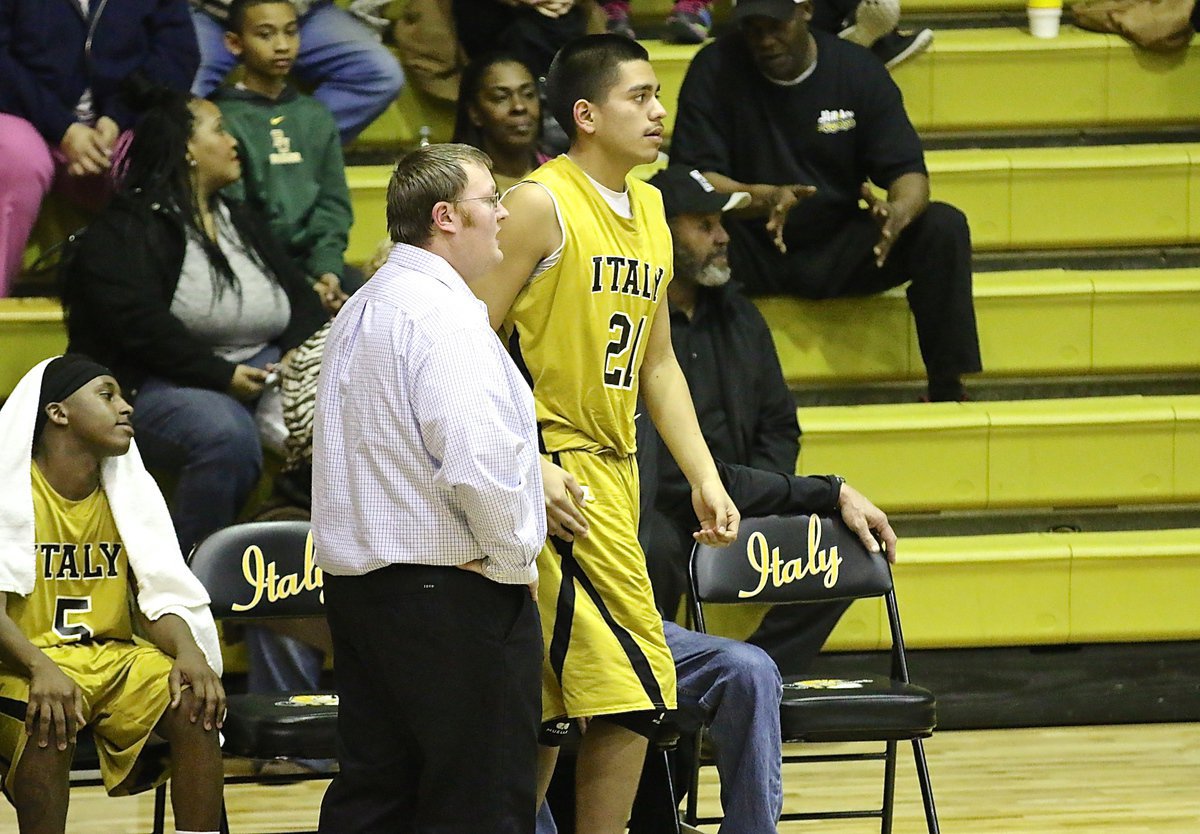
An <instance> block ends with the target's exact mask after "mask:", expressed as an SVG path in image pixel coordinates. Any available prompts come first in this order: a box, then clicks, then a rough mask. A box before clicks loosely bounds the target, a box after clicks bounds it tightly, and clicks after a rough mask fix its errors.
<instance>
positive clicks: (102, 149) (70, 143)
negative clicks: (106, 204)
mask: <svg viewBox="0 0 1200 834" xmlns="http://www.w3.org/2000/svg"><path fill="white" fill-rule="evenodd" d="M58 149H59V150H60V151H62V154H63V156H65V157H66V158H67V173H68V174H70V175H71V176H73V177H82V176H85V175H87V174H103V173H104V172H105V171H107V170H108V167H109V164H110V162H109V151H110V148H109V147H108V146H106V145H105V143H104V141H103V139H102V137H101V135H100V133H99V132H98V131H97V130H96V129H95V128H94V127H90V126H88V125H85V124H84V123H83V122H75V123H74V124H72V125H71V126H70V127H68V128H67V132H66V133H64V134H63V137H62V140H61V141H60V142H59V143H58Z"/></svg>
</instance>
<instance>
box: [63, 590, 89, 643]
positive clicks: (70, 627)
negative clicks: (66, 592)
mask: <svg viewBox="0 0 1200 834" xmlns="http://www.w3.org/2000/svg"><path fill="white" fill-rule="evenodd" d="M91 610H92V598H91V597H58V599H57V602H55V605H54V633H55V634H57V635H58V636H59V637H61V638H62V639H64V640H88V639H90V638H91V636H92V629H91V627H90V626H88V625H87V624H86V623H70V622H68V621H67V618H68V617H70V615H71V614H86V613H87V612H89V611H91Z"/></svg>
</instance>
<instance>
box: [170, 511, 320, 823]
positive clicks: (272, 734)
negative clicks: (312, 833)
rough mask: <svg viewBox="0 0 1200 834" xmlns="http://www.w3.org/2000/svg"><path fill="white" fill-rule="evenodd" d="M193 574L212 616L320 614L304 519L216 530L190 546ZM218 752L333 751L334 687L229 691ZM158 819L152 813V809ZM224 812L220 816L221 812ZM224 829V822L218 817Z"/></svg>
mask: <svg viewBox="0 0 1200 834" xmlns="http://www.w3.org/2000/svg"><path fill="white" fill-rule="evenodd" d="M189 565H190V566H191V569H192V572H193V573H195V574H196V576H197V577H198V578H199V579H200V581H201V582H202V583H203V584H204V587H205V588H206V589H207V590H208V594H209V596H210V597H211V598H212V613H213V616H214V617H215V618H216V619H217V620H223V621H240V622H249V621H253V620H262V619H269V618H306V617H324V616H325V606H324V594H323V591H322V579H323V577H322V573H321V570H320V569H319V568H317V567H316V566H315V565H314V564H313V556H312V536H311V533H310V528H309V523H308V522H307V521H256V522H250V523H247V524H235V525H233V526H232V527H226V528H225V529H223V530H219V531H217V532H216V533H213V534H212V535H211V536H209V537H208V538H206V539H204V541H202V542H200V544H198V545H196V548H195V549H194V550H193V551H192V555H191V557H190V558H189ZM222 732H223V734H224V736H225V743H224V745H223V748H222V749H223V750H224V752H225V753H226V754H227V755H232V756H241V757H245V758H249V759H256V760H259V761H261V762H265V761H275V760H280V759H333V758H336V756H337V695H336V694H334V693H332V692H317V691H313V692H289V693H285V694H266V695H263V694H248V695H231V696H229V699H228V711H227V713H226V716H225V726H224V728H223V730H222ZM328 778H329V774H323V773H299V774H290V773H289V774H284V775H266V774H253V775H245V776H229V777H226V779H225V783H226V784H239V783H247V782H254V783H272V782H275V783H281V782H294V781H296V780H298V779H328ZM156 816H157V812H156ZM223 816H224V815H223ZM222 830H223V831H228V822H227V821H226V820H225V819H222Z"/></svg>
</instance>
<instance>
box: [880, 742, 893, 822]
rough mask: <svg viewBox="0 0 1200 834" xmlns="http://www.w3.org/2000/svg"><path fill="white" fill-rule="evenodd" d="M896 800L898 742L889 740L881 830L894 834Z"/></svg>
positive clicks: (885, 760)
mask: <svg viewBox="0 0 1200 834" xmlns="http://www.w3.org/2000/svg"><path fill="white" fill-rule="evenodd" d="M895 802H896V742H894V741H889V742H888V743H887V749H886V752H885V753H884V758H883V807H882V808H881V809H880V816H879V832H880V834H892V808H893V807H894V805H895Z"/></svg>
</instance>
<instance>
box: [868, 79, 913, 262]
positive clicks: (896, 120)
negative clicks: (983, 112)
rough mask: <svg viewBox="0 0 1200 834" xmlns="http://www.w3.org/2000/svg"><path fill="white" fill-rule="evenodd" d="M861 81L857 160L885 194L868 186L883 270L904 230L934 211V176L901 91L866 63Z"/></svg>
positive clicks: (890, 80)
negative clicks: (931, 199) (930, 209)
mask: <svg viewBox="0 0 1200 834" xmlns="http://www.w3.org/2000/svg"><path fill="white" fill-rule="evenodd" d="M861 69H862V71H861V72H860V73H859V74H858V75H857V76H856V79H855V80H856V83H857V85H858V86H859V91H858V95H859V97H860V100H859V106H858V108H857V112H856V114H855V117H856V118H857V119H858V127H857V129H856V130H855V134H856V141H857V142H858V145H859V147H858V149H857V154H858V156H859V158H860V159H862V160H864V164H865V173H866V177H865V179H869V180H870V181H871V182H873V183H875V184H876V185H878V186H880V187H881V188H886V189H887V192H888V196H887V200H879V199H877V198H876V197H875V195H874V194H873V193H871V191H870V189H869V188H868V187H867V185H866V183H863V187H862V197H863V200H865V201H866V203H867V206H868V207H869V208H870V210H871V216H872V217H873V218H874V220H875V222H876V224H877V225H878V226H879V229H880V238H879V242H878V243H877V244H876V245H875V248H874V255H875V262H876V263H877V264H879V265H880V266H882V265H883V263H884V261H886V260H887V256H888V252H889V251H890V250H891V247H892V245H893V244H894V243H895V242H896V239H897V238H898V237H899V236H900V234H901V233H902V232H903V231H904V228H905V227H906V226H907V225H908V224H909V223H911V222H912V221H913V220H915V219H916V218H917V217H919V216H920V215H921V213H922V212H923V211H925V209H926V208H927V207H928V205H929V174H928V171H927V170H926V168H925V152H924V149H923V147H922V145H921V138H920V136H919V135H918V134H917V130H916V128H915V127H913V123H912V120H911V119H909V118H908V113H907V112H906V111H905V109H904V98H903V97H902V96H901V94H900V88H899V87H897V86H896V82H895V81H894V80H893V79H892V77H891V75H890V74H889V73H888V71H887V70H886V69H885V68H883V67H882V66H880V65H879V62H878V61H864V62H863V64H862V67H861Z"/></svg>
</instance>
